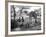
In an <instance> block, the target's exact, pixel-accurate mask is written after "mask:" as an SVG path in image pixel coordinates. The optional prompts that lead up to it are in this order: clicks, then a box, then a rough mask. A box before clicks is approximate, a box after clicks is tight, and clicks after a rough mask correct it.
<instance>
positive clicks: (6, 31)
mask: <svg viewBox="0 0 46 37" xmlns="http://www.w3.org/2000/svg"><path fill="white" fill-rule="evenodd" d="M8 2H12V3H14V2H15V3H28V4H42V5H43V25H44V26H43V33H35V34H17V35H15V36H24V35H40V34H45V3H41V2H24V1H5V33H6V34H5V35H6V36H7V35H8Z"/></svg>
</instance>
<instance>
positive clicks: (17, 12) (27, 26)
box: [8, 2, 43, 34]
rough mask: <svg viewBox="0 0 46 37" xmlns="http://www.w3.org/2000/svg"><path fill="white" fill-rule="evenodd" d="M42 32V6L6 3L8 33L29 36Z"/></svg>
mask: <svg viewBox="0 0 46 37" xmlns="http://www.w3.org/2000/svg"><path fill="white" fill-rule="evenodd" d="M41 32H43V5H42V4H31V3H30V4H26V3H11V2H10V3H8V33H9V34H29V33H31V34H32V33H41Z"/></svg>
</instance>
